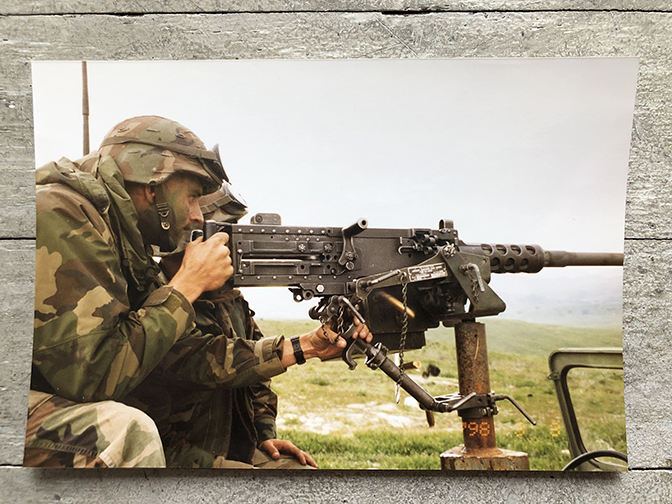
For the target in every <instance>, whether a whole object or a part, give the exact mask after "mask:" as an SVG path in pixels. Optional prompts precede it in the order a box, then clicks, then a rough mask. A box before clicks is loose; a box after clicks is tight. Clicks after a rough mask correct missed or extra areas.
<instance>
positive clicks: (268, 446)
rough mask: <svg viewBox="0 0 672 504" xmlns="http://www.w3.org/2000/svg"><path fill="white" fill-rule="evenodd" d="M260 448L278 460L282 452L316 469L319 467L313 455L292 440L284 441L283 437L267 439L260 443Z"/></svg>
mask: <svg viewBox="0 0 672 504" xmlns="http://www.w3.org/2000/svg"><path fill="white" fill-rule="evenodd" d="M259 449H260V450H262V451H264V452H266V453H268V455H269V456H270V457H271V458H272V459H273V460H278V459H279V458H280V454H281V453H282V454H284V455H291V456H292V457H294V458H295V459H296V460H298V461H299V463H300V464H301V465H306V464H308V465H311V466H313V467H314V468H315V469H318V467H317V464H316V463H315V461H314V460H313V457H311V456H310V455H308V454H307V453H306V452H304V451H303V450H301V449H300V448H298V447H297V446H296V445H295V444H294V443H292V442H291V441H283V440H281V439H267V440H266V441H264V442H263V443H261V444H260V445H259Z"/></svg>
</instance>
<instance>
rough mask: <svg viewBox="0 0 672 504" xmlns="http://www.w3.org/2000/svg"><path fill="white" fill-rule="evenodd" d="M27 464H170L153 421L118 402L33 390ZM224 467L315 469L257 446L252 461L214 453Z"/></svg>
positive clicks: (100, 465) (134, 465)
mask: <svg viewBox="0 0 672 504" xmlns="http://www.w3.org/2000/svg"><path fill="white" fill-rule="evenodd" d="M23 465H24V466H25V467H76V468H80V467H166V458H165V455H164V450H163V445H162V442H161V438H160V436H159V432H158V430H157V428H156V425H155V424H154V421H153V420H152V419H151V418H150V417H149V416H147V415H146V414H145V413H143V412H142V411H140V410H138V409H136V408H132V407H130V406H127V405H125V404H122V403H118V402H115V401H101V402H93V403H76V402H73V401H69V400H67V399H63V398H62V397H58V396H55V395H53V394H45V393H43V392H36V391H33V390H31V391H30V396H29V405H28V422H27V427H26V446H25V451H24V457H23ZM208 466H209V467H213V468H220V469H255V468H259V469H312V467H310V466H302V465H301V464H300V463H299V462H298V461H297V460H296V459H294V458H293V457H290V456H284V455H283V456H281V457H280V459H279V460H273V459H272V458H271V457H270V456H268V455H267V454H266V453H264V452H262V451H261V450H256V451H255V454H254V456H253V458H252V464H245V463H243V462H237V461H235V460H227V459H225V458H224V457H222V456H219V457H215V458H214V461H212V465H210V464H208Z"/></svg>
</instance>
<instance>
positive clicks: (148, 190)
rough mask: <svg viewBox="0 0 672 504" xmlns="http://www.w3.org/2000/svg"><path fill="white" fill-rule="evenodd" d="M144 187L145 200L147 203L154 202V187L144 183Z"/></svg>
mask: <svg viewBox="0 0 672 504" xmlns="http://www.w3.org/2000/svg"><path fill="white" fill-rule="evenodd" d="M144 189H145V199H146V200H147V203H149V204H150V205H151V204H153V203H154V199H155V198H156V191H154V188H153V187H152V186H149V185H146V186H144Z"/></svg>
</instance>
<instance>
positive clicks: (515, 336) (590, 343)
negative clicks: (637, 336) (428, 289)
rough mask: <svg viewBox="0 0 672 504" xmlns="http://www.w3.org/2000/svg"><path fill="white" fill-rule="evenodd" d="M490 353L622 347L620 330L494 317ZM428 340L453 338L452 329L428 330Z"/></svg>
mask: <svg viewBox="0 0 672 504" xmlns="http://www.w3.org/2000/svg"><path fill="white" fill-rule="evenodd" d="M485 330H486V336H487V343H488V351H490V352H501V353H507V354H517V355H533V356H537V357H544V358H546V357H548V355H549V354H550V353H551V352H552V351H553V350H557V349H558V348H571V347H578V348H590V347H620V346H622V345H623V343H622V341H623V336H622V334H623V333H622V330H621V329H620V328H596V327H567V326H559V325H547V324H532V323H529V322H521V321H519V320H506V319H501V318H496V319H495V318H493V319H490V320H485ZM427 338H428V339H430V338H437V339H442V340H444V339H450V341H453V338H454V332H453V329H452V328H446V327H439V328H437V329H431V330H430V331H428V334H427Z"/></svg>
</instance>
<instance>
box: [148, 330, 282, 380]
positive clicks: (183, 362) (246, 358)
mask: <svg viewBox="0 0 672 504" xmlns="http://www.w3.org/2000/svg"><path fill="white" fill-rule="evenodd" d="M283 341H284V336H277V337H273V338H264V339H262V340H259V341H249V340H246V339H242V338H228V337H226V335H223V334H220V335H213V334H204V333H202V332H201V331H199V330H197V329H195V330H193V331H192V332H191V333H190V334H189V335H188V336H187V337H185V338H182V339H180V340H179V341H177V342H176V343H175V344H174V345H173V347H172V348H171V349H170V350H169V351H168V353H167V354H166V356H165V358H164V359H163V360H162V361H161V362H160V363H159V365H158V366H157V371H158V372H159V373H163V374H164V375H165V376H166V377H167V378H170V379H174V380H179V381H182V382H185V383H189V384H192V385H193V384H195V385H204V386H207V387H212V388H214V387H228V388H236V387H247V386H250V385H254V384H257V383H259V382H261V381H264V380H268V379H269V378H271V377H273V376H276V375H279V374H281V373H284V372H285V368H284V367H283V366H282V363H281V362H280V359H281V351H282V343H283Z"/></svg>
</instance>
